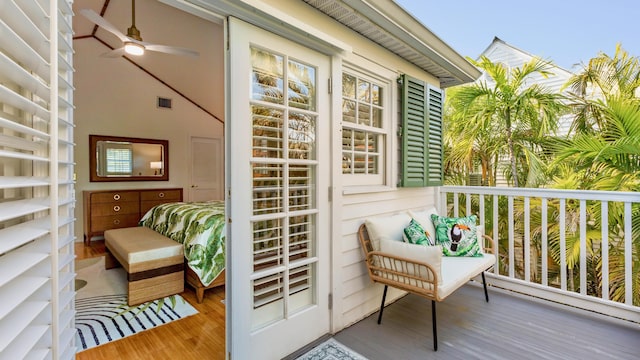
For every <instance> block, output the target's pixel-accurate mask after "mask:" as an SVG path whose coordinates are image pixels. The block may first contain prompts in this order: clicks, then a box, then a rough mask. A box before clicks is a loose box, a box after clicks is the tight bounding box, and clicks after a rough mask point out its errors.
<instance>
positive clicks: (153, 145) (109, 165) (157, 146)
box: [89, 135, 169, 181]
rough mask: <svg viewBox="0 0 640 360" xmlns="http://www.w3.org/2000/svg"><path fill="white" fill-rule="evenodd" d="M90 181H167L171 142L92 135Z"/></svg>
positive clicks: (90, 143)
mask: <svg viewBox="0 0 640 360" xmlns="http://www.w3.org/2000/svg"><path fill="white" fill-rule="evenodd" d="M89 169H90V176H89V178H90V180H91V181H168V180H169V141H168V140H156V139H141V138H129V137H121V136H104V135H89Z"/></svg>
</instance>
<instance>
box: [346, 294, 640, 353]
mask: <svg viewBox="0 0 640 360" xmlns="http://www.w3.org/2000/svg"><path fill="white" fill-rule="evenodd" d="M436 308H437V322H438V323H437V325H438V351H437V352H434V351H433V338H432V332H431V325H432V324H431V301H429V300H426V299H424V298H421V297H419V296H416V295H407V296H405V297H403V298H401V299H399V300H398V301H396V302H395V303H394V304H391V305H388V306H387V307H386V308H385V310H384V315H383V318H382V324H381V325H378V324H377V323H376V321H377V315H378V314H377V312H376V313H374V314H372V315H371V316H369V317H367V318H366V319H364V320H362V321H360V322H358V323H356V324H353V325H352V326H350V327H348V328H346V329H344V330H342V331H340V332H339V333H337V334H335V335H334V338H335V339H336V340H338V341H339V342H341V343H343V344H345V345H346V346H348V347H350V348H351V349H353V350H355V351H357V352H359V353H360V354H362V355H364V356H366V357H367V358H369V359H371V360H377V359H407V360H409V359H465V360H468V359H563V360H564V359H580V360H587V359H599V360H604V359H638V358H640V355H639V351H640V324H638V323H633V322H629V321H624V320H618V319H612V318H610V317H606V316H602V315H599V314H595V313H591V312H588V311H583V310H579V309H575V308H571V307H568V306H565V305H561V304H555V303H552V302H549V301H545V300H539V299H532V298H530V297H526V296H523V295H518V294H512V293H510V292H507V291H504V290H500V289H495V288H490V289H489V303H486V302H485V301H484V294H483V293H482V288H481V287H479V286H476V285H473V284H469V285H466V286H463V287H462V288H461V289H459V290H458V291H456V292H454V293H453V294H452V295H450V296H449V297H448V298H447V299H446V300H445V301H443V302H440V303H437V305H436ZM639 322H640V319H639Z"/></svg>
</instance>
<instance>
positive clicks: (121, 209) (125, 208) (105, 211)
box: [91, 201, 140, 217]
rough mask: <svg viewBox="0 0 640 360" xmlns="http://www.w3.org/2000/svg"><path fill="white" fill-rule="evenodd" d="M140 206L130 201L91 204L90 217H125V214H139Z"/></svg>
mask: <svg viewBox="0 0 640 360" xmlns="http://www.w3.org/2000/svg"><path fill="white" fill-rule="evenodd" d="M139 209H140V206H139V204H138V202H131V201H125V202H121V201H112V202H111V203H94V204H91V216H92V217H95V216H105V215H119V214H121V215H126V214H135V215H137V214H139V211H140V210H139Z"/></svg>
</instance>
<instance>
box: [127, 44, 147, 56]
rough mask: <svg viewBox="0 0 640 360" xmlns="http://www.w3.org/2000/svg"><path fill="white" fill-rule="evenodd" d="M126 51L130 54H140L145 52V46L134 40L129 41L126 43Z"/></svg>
mask: <svg viewBox="0 0 640 360" xmlns="http://www.w3.org/2000/svg"><path fill="white" fill-rule="evenodd" d="M124 51H125V52H126V53H127V54H129V55H135V56H140V55H142V54H144V46H143V45H141V44H136V43H134V42H128V43H125V44H124Z"/></svg>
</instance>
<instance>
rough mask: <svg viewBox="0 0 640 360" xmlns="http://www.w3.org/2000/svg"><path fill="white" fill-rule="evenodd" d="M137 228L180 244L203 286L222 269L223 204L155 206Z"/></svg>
mask: <svg viewBox="0 0 640 360" xmlns="http://www.w3.org/2000/svg"><path fill="white" fill-rule="evenodd" d="M140 225H142V226H146V227H148V228H150V229H153V230H155V231H157V232H159V233H160V234H162V235H164V236H166V237H168V238H170V239H173V240H175V241H177V242H179V243H181V244H183V245H184V256H185V258H186V259H187V265H188V266H189V267H190V268H191V269H192V270H193V271H194V272H195V273H196V275H198V277H199V278H200V281H201V282H202V284H203V285H205V286H207V285H209V284H211V282H212V281H213V280H214V279H215V278H216V277H217V276H218V275H219V274H220V273H221V272H222V270H224V253H225V251H224V249H225V235H226V230H225V218H224V201H208V202H196V203H184V202H179V203H166V204H161V205H157V206H155V207H153V208H152V209H150V210H149V211H148V212H147V213H146V214H145V215H144V216H143V217H142V219H141V220H140Z"/></svg>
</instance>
